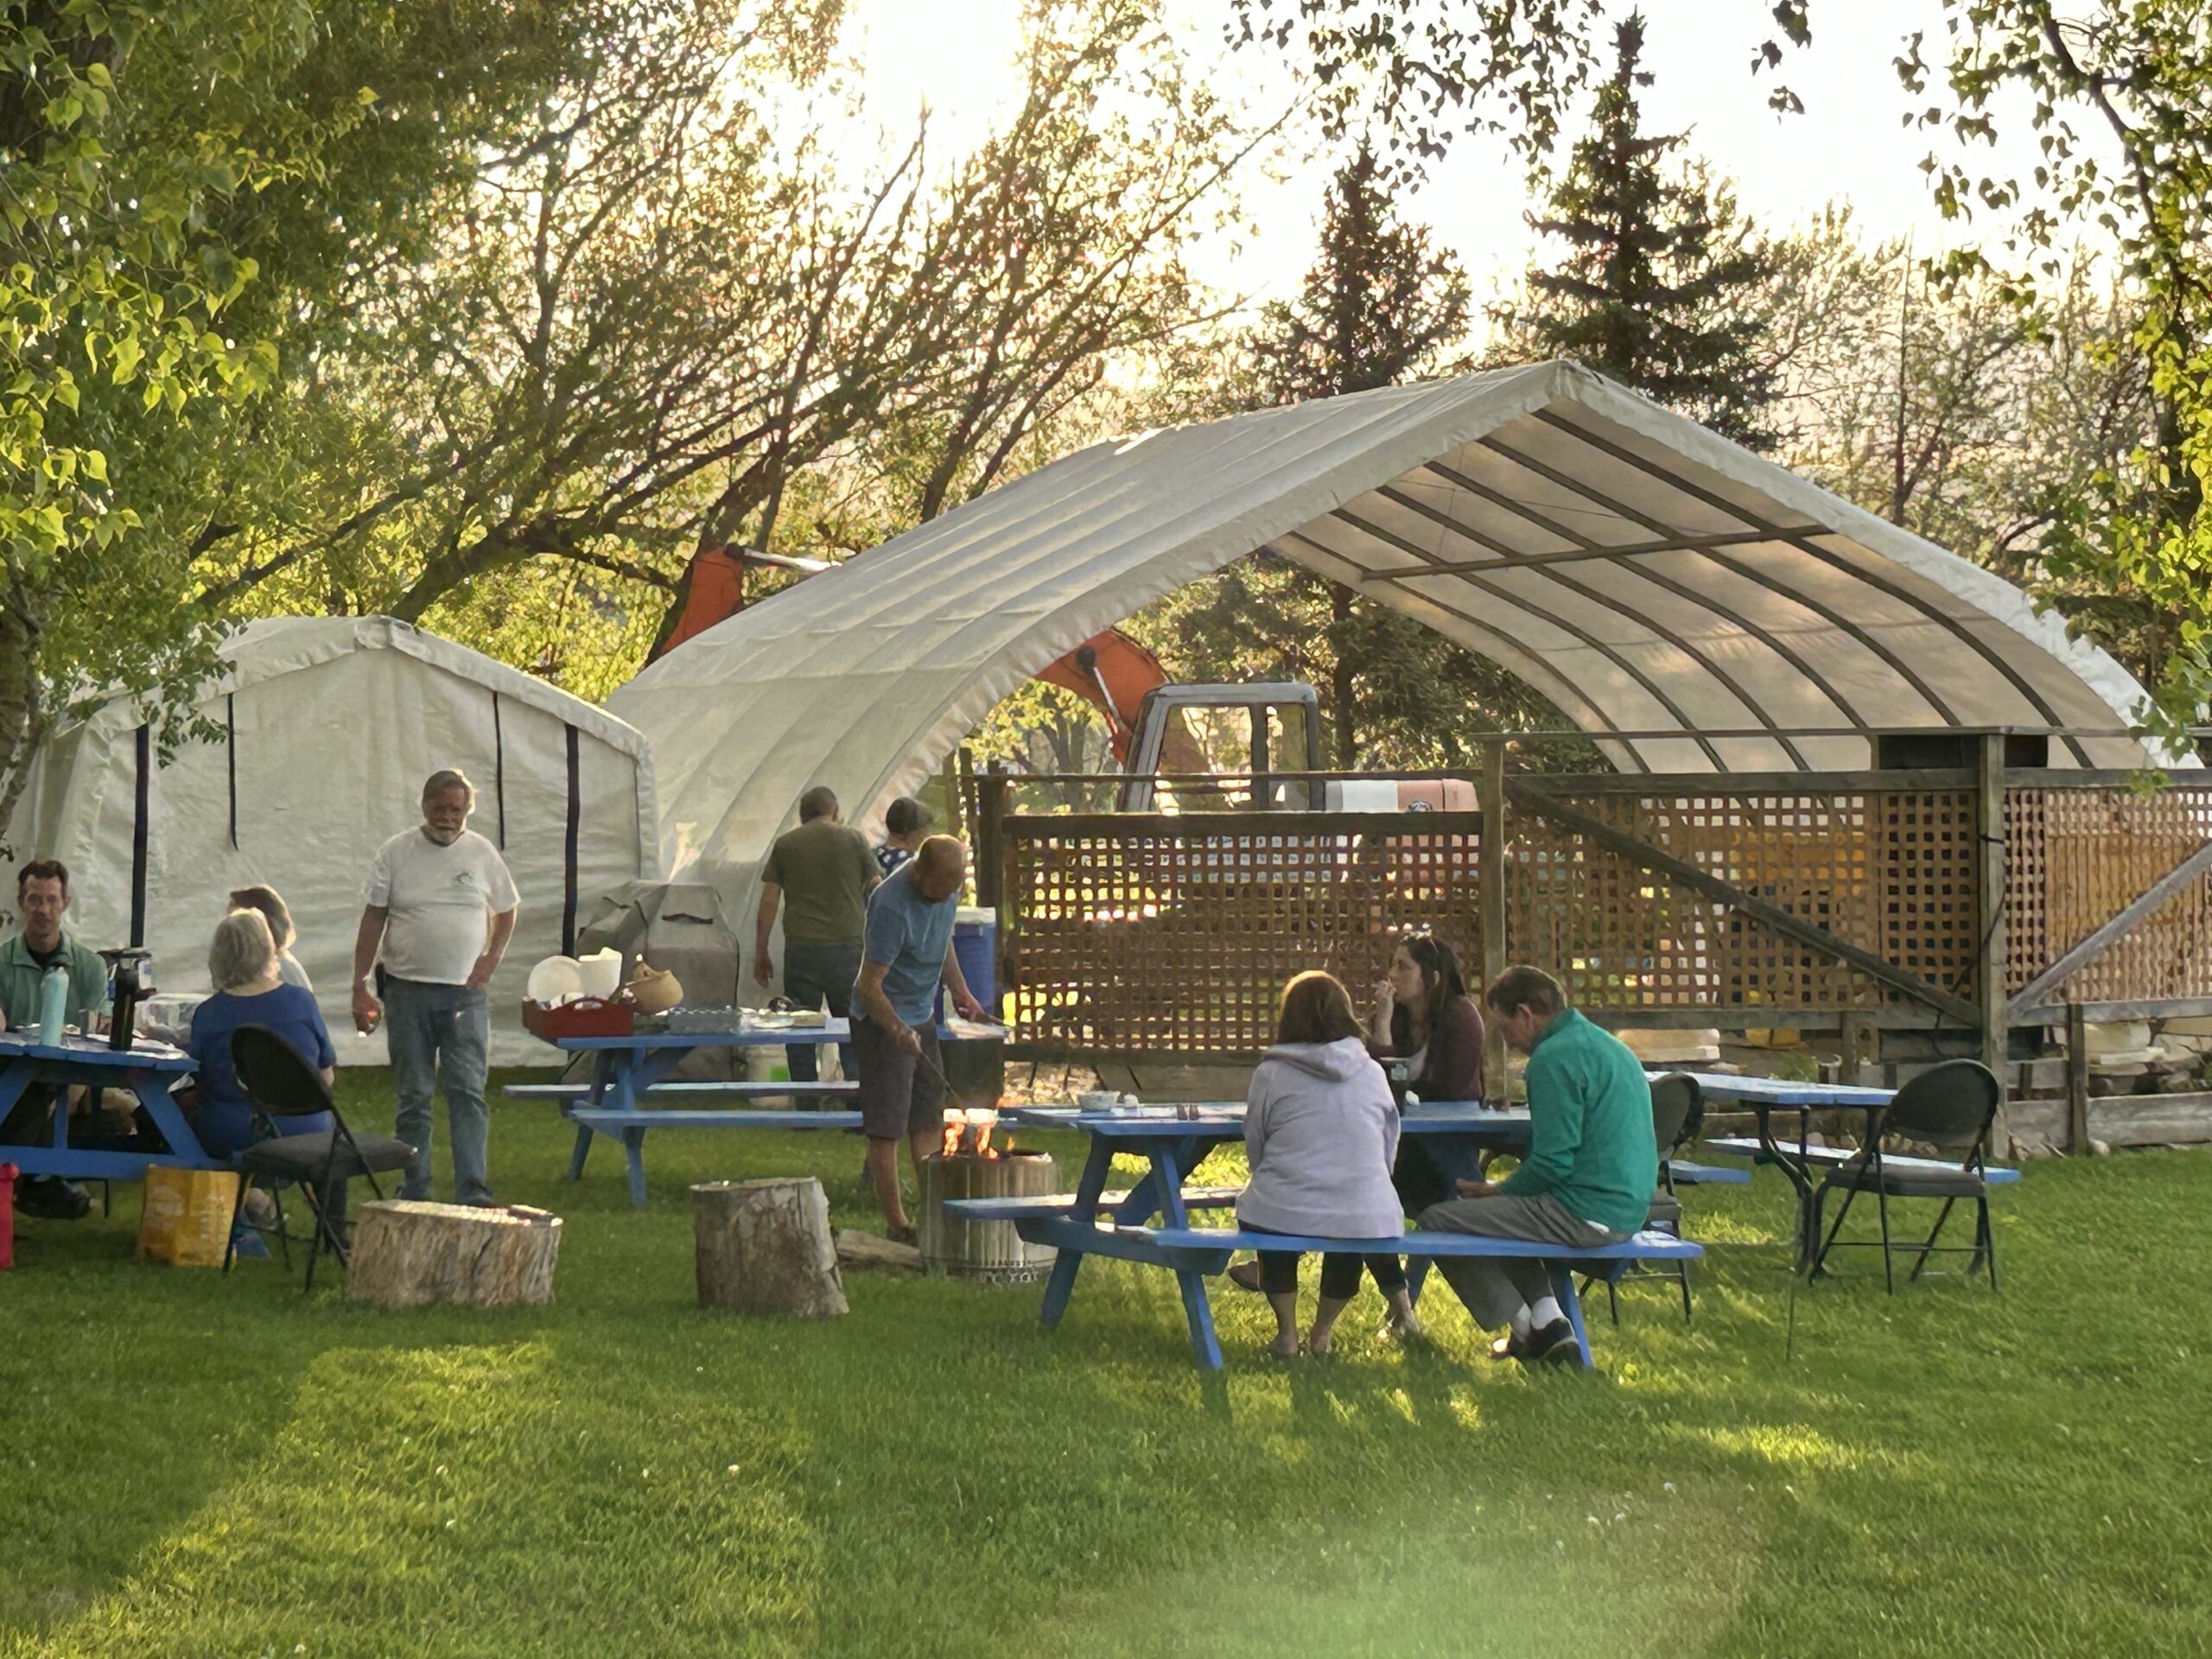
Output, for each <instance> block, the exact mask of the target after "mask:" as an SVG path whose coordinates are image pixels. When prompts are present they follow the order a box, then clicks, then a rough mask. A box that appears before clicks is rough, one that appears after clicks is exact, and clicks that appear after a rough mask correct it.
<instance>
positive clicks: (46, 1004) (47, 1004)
mask: <svg viewBox="0 0 2212 1659" xmlns="http://www.w3.org/2000/svg"><path fill="white" fill-rule="evenodd" d="M68 1023H69V970H68V969H67V968H63V967H60V966H59V965H57V966H54V967H52V968H49V969H47V970H46V979H45V981H44V982H43V983H41V985H40V987H39V995H38V1040H39V1044H40V1046H41V1047H44V1048H59V1047H60V1046H61V1028H62V1027H64V1026H66V1025H67V1024H68Z"/></svg>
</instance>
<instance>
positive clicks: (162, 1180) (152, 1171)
mask: <svg viewBox="0 0 2212 1659" xmlns="http://www.w3.org/2000/svg"><path fill="white" fill-rule="evenodd" d="M237 1207H238V1173H237V1172H236V1171H234V1170H228V1169H170V1168H168V1167H166V1166H162V1165H160V1164H156V1165H154V1166H152V1167H150V1168H149V1169H148V1170H147V1172H146V1207H145V1209H144V1210H143V1211H142V1212H141V1213H140V1215H139V1217H138V1259H139V1260H140V1261H141V1262H169V1263H171V1264H172V1265H174V1266H175V1267H180V1268H219V1267H221V1266H222V1265H223V1252H224V1249H225V1247H226V1245H227V1244H228V1243H230V1237H231V1212H232V1211H233V1210H234V1209H236V1208H237Z"/></svg>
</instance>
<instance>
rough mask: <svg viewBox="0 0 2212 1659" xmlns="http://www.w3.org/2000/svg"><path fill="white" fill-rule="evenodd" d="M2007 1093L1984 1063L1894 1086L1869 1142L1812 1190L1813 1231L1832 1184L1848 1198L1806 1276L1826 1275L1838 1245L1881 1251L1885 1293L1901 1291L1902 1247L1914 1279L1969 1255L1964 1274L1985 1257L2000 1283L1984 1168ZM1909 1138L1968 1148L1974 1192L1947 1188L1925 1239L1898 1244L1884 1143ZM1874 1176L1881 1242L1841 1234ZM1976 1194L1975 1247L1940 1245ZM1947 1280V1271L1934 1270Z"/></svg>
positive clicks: (1957, 1064)
mask: <svg viewBox="0 0 2212 1659" xmlns="http://www.w3.org/2000/svg"><path fill="white" fill-rule="evenodd" d="M1964 1090H1971V1091H1972V1092H1973V1093H1974V1094H1977V1095H1979V1096H1981V1099H1980V1104H1979V1105H1978V1106H1970V1107H1969V1109H1967V1110H1965V1111H1961V1110H1959V1109H1958V1108H1959V1107H1960V1106H1961V1104H1963V1103H1965V1102H1964V1099H1963V1096H1962V1095H1961V1094H1959V1093H1957V1092H1955V1091H1964ZM2003 1095H2004V1090H2003V1087H2002V1085H2001V1084H1999V1083H1998V1081H1997V1077H1996V1074H1995V1073H1993V1072H1992V1071H1990V1070H1989V1068H1988V1067H1987V1066H1986V1065H1982V1063H1981V1062H1980V1061H1979V1060H1946V1061H1945V1062H1944V1063H1943V1064H1942V1065H1936V1066H1931V1067H1930V1068H1929V1070H1927V1071H1923V1072H1922V1073H1921V1074H1920V1076H1918V1077H1915V1078H1913V1079H1912V1081H1911V1082H1910V1083H1908V1084H1905V1086H1904V1088H1902V1089H1900V1090H1897V1098H1896V1099H1894V1100H1892V1101H1891V1103H1889V1104H1888V1105H1887V1106H1885V1107H1884V1108H1883V1109H1881V1111H1880V1112H1879V1113H1878V1114H1877V1115H1876V1116H1873V1117H1872V1119H1871V1120H1870V1121H1869V1122H1868V1125H1867V1133H1866V1145H1865V1146H1864V1147H1860V1148H1859V1155H1858V1156H1857V1157H1856V1158H1854V1159H1853V1160H1851V1161H1850V1162H1849V1163H1847V1164H1843V1165H1840V1166H1837V1167H1836V1168H1834V1169H1832V1170H1830V1171H1829V1172H1828V1173H1827V1175H1826V1176H1825V1177H1824V1178H1823V1179H1821V1184H1820V1185H1819V1187H1818V1188H1817V1189H1816V1190H1815V1192H1814V1194H1813V1227H1812V1230H1813V1234H1814V1236H1815V1237H1816V1238H1818V1237H1820V1234H1821V1210H1822V1209H1823V1208H1824V1207H1825V1205H1826V1204H1827V1195H1828V1192H1829V1190H1830V1189H1831V1188H1835V1187H1840V1188H1841V1189H1842V1190H1843V1195H1844V1198H1843V1203H1842V1205H1840V1207H1839V1208H1838V1209H1837V1211H1836V1213H1835V1220H1834V1223H1833V1224H1831V1225H1830V1226H1829V1228H1828V1230H1827V1236H1826V1237H1825V1238H1821V1242H1820V1244H1819V1246H1818V1247H1817V1248H1816V1249H1815V1251H1814V1255H1813V1260H1812V1264H1811V1266H1810V1268H1809V1269H1808V1277H1811V1278H1815V1279H1817V1278H1821V1277H1822V1276H1823V1275H1825V1274H1827V1271H1828V1268H1827V1259H1828V1256H1829V1255H1830V1254H1831V1253H1833V1252H1834V1251H1836V1250H1840V1249H1841V1250H1848V1249H1879V1250H1880V1251H1881V1252H1882V1282H1883V1285H1884V1287H1885V1289H1886V1290H1887V1291H1888V1293H1889V1294H1891V1295H1892V1296H1894V1295H1896V1294H1897V1254H1898V1252H1900V1251H1904V1252H1907V1253H1910V1254H1912V1255H1913V1258H1914V1259H1913V1264H1912V1271H1911V1272H1910V1273H1909V1274H1906V1275H1905V1282H1906V1283H1908V1284H1911V1283H1914V1282H1916V1281H1918V1280H1919V1279H1920V1278H1921V1276H1922V1274H1923V1272H1924V1271H1925V1269H1926V1268H1927V1266H1928V1258H1929V1256H1931V1255H1964V1256H1967V1258H1968V1260H1967V1265H1966V1268H1965V1271H1964V1272H1963V1274H1961V1275H1959V1276H1961V1277H1963V1278H1968V1279H1971V1278H1972V1277H1974V1274H1976V1273H1977V1272H1979V1271H1980V1269H1981V1268H1982V1266H1983V1264H1984V1263H1985V1262H1986V1263H1987V1265H1988V1269H1989V1287H1990V1289H1991V1290H1993V1291H1994V1290H1996V1289H1997V1288H1998V1281H1997V1238H1996V1235H1995V1234H1994V1233H1993V1231H1992V1230H1991V1228H1990V1224H1989V1184H1988V1182H1987V1180H1986V1179H1985V1175H1984V1172H1985V1171H1986V1169H1987V1167H1988V1147H1989V1135H1990V1131H1991V1129H1992V1128H1993V1127H1994V1126H1995V1124H1996V1122H1997V1109H1998V1107H1999V1104H2000V1103H2001V1102H2002V1099H2003ZM1889 1135H1909V1136H1913V1137H1916V1138H1918V1139H1921V1140H1925V1141H1934V1142H1935V1143H1936V1145H1937V1146H1939V1147H1940V1146H1944V1145H1946V1143H1948V1145H1949V1146H1951V1147H1960V1146H1963V1147H1965V1148H1966V1152H1965V1155H1964V1157H1963V1158H1962V1159H1961V1162H1960V1165H1959V1173H1960V1174H1961V1175H1963V1176H1966V1177H1967V1178H1969V1179H1971V1180H1972V1181H1973V1183H1974V1191H1973V1192H1972V1193H1971V1194H1970V1195H1968V1194H1963V1193H1950V1194H1947V1195H1945V1196H1944V1197H1943V1200H1942V1206H1943V1207H1942V1209H1941V1210H1939V1211H1936V1224H1935V1226H1934V1227H1933V1228H1931V1229H1930V1230H1929V1234H1928V1236H1927V1237H1926V1238H1925V1239H1923V1240H1922V1241H1921V1242H1920V1243H1917V1244H1915V1243H1904V1244H1899V1243H1896V1242H1895V1241H1894V1240H1893V1239H1892V1237H1891V1232H1890V1197H1891V1194H1890V1191H1889V1173H1888V1167H1887V1165H1886V1163H1885V1153H1884V1148H1883V1145H1882V1142H1883V1141H1884V1140H1885V1138H1886V1137H1887V1136H1889ZM1869 1175H1871V1176H1872V1183H1873V1185H1872V1191H1873V1193H1874V1200H1875V1207H1876V1211H1877V1212H1878V1216H1879V1217H1880V1222H1881V1230H1882V1236H1881V1237H1880V1238H1879V1239H1871V1238H1840V1237H1838V1236H1837V1235H1838V1234H1840V1233H1841V1232H1842V1230H1843V1224H1844V1218H1845V1217H1847V1216H1848V1215H1849V1214H1850V1213H1851V1205H1852V1200H1853V1199H1854V1198H1857V1197H1858V1196H1859V1193H1860V1192H1863V1191H1866V1188H1865V1187H1864V1186H1862V1185H1860V1183H1861V1181H1862V1180H1863V1179H1865V1178H1866V1177H1867V1176H1869ZM1923 1196H1924V1197H1927V1198H1934V1197H1935V1196H1936V1195H1935V1194H1933V1193H1929V1194H1924V1195H1923V1194H1915V1193H1904V1192H1901V1193H1898V1194H1897V1197H1898V1198H1900V1199H1911V1200H1915V1201H1917V1199H1918V1198H1921V1197H1923ZM1967 1196H1971V1197H1972V1198H1973V1199H1974V1242H1973V1243H1971V1244H1939V1243H1937V1242H1936V1241H1937V1240H1938V1239H1939V1238H1940V1237H1942V1232H1943V1228H1944V1224H1946V1223H1948V1221H1949V1220H1950V1218H1951V1211H1952V1210H1953V1208H1954V1207H1955V1205H1957V1203H1958V1201H1959V1199H1960V1198H1962V1197H1967ZM1929 1276H1931V1277H1944V1276H1948V1275H1944V1274H1931V1275H1929Z"/></svg>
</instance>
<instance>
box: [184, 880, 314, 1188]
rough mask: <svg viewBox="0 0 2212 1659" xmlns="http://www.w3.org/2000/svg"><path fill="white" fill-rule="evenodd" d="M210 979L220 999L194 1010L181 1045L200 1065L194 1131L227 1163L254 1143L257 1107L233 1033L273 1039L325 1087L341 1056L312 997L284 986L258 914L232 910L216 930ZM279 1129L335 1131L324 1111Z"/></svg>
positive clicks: (209, 958) (211, 999)
mask: <svg viewBox="0 0 2212 1659" xmlns="http://www.w3.org/2000/svg"><path fill="white" fill-rule="evenodd" d="M207 975H208V977H209V978H210V979H211V980H213V982H214V986H215V994H214V995H213V996H211V997H209V998H208V999H207V1001H204V1002H202V1003H201V1004H200V1006H199V1007H196V1008H194V1010H193V1011H192V1034H191V1035H190V1036H189V1037H188V1038H187V1039H186V1040H185V1045H184V1046H185V1052H187V1053H188V1054H190V1055H191V1056H192V1058H194V1060H196V1061H198V1062H199V1077H200V1113H199V1116H198V1117H197V1118H195V1119H194V1122H193V1129H194V1133H195V1134H196V1135H198V1136H199V1137H200V1145H201V1146H202V1147H206V1148H207V1150H208V1151H209V1152H212V1153H213V1154H216V1155H217V1156H218V1157H224V1158H227V1157H230V1156H232V1154H236V1153H239V1152H243V1151H244V1150H245V1147H246V1145H247V1143H248V1142H250V1141H251V1140H252V1139H253V1103H252V1102H251V1101H250V1100H248V1099H247V1098H246V1095H245V1090H243V1089H242V1088H240V1087H239V1086H238V1073H237V1072H236V1071H232V1069H231V1034H232V1033H233V1032H235V1031H237V1030H238V1027H241V1026H262V1027H266V1028H267V1029H269V1030H270V1031H273V1032H275V1033H277V1035H278V1036H279V1037H281V1038H283V1039H284V1040H285V1041H286V1042H288V1043H289V1044H290V1045H291V1046H293V1047H294V1048H296V1049H297V1050H298V1051H299V1052H300V1056H301V1058H302V1059H304V1060H306V1061H307V1063H308V1065H313V1066H316V1067H319V1068H320V1069H321V1072H322V1080H323V1081H324V1082H325V1083H328V1082H329V1081H330V1080H331V1079H332V1077H334V1076H335V1075H336V1073H335V1070H334V1068H335V1067H336V1065H337V1063H338V1056H337V1054H336V1052H334V1050H333V1049H332V1048H331V1046H330V1031H329V1028H328V1027H326V1026H325V1025H324V1024H323V1022H322V1010H321V1008H319V1007H316V1006H315V998H314V997H312V996H310V995H308V993H307V992H305V991H303V990H302V989H300V988H299V987H297V986H296V985H287V984H285V983H284V982H283V968H282V964H281V963H280V962H279V960H278V957H277V941H276V939H275V938H273V937H272V936H271V935H270V931H269V924H268V922H267V921H265V920H264V919H263V918H262V914H261V912H259V911H257V910H234V911H232V912H231V913H230V914H229V915H227V916H226V917H224V918H223V919H222V920H221V921H219V922H218V923H217V924H216V925H215V938H214V941H213V944H210V945H209V947H208V950H207ZM279 1122H280V1123H281V1126H282V1128H281V1133H283V1134H285V1135H312V1134H315V1133H318V1132H319V1131H321V1130H323V1129H327V1128H330V1127H331V1124H330V1116H329V1114H327V1113H326V1112H318V1113H315V1115H313V1116H307V1117H286V1118H283V1119H281V1120H279Z"/></svg>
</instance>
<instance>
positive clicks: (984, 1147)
mask: <svg viewBox="0 0 2212 1659" xmlns="http://www.w3.org/2000/svg"><path fill="white" fill-rule="evenodd" d="M998 1121H999V1115H998V1114H997V1113H996V1112H995V1111H993V1110H992V1109H989V1108H988V1107H975V1108H963V1107H958V1106H955V1107H952V1108H950V1109H948V1110H947V1111H946V1112H945V1115H944V1145H943V1146H942V1147H940V1148H939V1149H938V1155H939V1156H940V1157H944V1158H959V1157H969V1158H983V1159H994V1158H998V1157H1001V1156H1002V1155H1003V1152H1002V1151H1001V1147H995V1146H993V1145H992V1144H991V1133H992V1131H993V1130H994V1129H995V1128H997V1127H998ZM1013 1147H1014V1141H1013V1138H1012V1137H1011V1136H1009V1137H1007V1141H1006V1142H1005V1146H1004V1150H1005V1151H1011V1150H1012V1149H1013Z"/></svg>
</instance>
